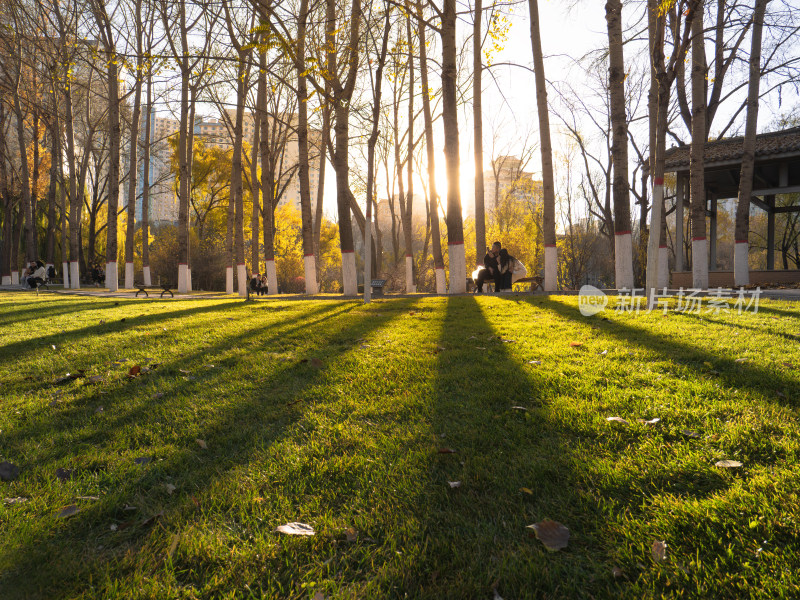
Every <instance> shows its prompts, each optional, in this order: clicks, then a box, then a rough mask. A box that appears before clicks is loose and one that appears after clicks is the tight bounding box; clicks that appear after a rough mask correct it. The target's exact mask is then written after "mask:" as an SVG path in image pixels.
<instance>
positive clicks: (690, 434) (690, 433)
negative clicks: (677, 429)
mask: <svg viewBox="0 0 800 600" xmlns="http://www.w3.org/2000/svg"><path fill="white" fill-rule="evenodd" d="M681 433H683V435H685V436H686V437H690V438H694V439H700V434H699V433H697V432H696V431H690V430H688V429H684V430H683V431H682V432H681Z"/></svg>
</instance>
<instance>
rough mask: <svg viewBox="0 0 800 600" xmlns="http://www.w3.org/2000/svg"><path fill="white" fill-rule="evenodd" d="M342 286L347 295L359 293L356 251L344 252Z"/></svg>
mask: <svg viewBox="0 0 800 600" xmlns="http://www.w3.org/2000/svg"><path fill="white" fill-rule="evenodd" d="M342 287H343V288H344V295H345V296H357V295H358V274H357V272H356V253H355V252H342Z"/></svg>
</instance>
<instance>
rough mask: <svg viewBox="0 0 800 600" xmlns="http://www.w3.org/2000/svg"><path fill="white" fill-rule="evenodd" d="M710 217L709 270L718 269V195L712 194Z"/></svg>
mask: <svg viewBox="0 0 800 600" xmlns="http://www.w3.org/2000/svg"><path fill="white" fill-rule="evenodd" d="M710 213H711V214H710V217H709V235H708V237H709V244H708V270H709V271H716V270H717V196H716V195H715V194H711V211H710Z"/></svg>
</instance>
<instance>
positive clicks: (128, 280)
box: [125, 262, 133, 290]
mask: <svg viewBox="0 0 800 600" xmlns="http://www.w3.org/2000/svg"><path fill="white" fill-rule="evenodd" d="M125 289H126V290H132V289H133V263H132V262H126V263H125Z"/></svg>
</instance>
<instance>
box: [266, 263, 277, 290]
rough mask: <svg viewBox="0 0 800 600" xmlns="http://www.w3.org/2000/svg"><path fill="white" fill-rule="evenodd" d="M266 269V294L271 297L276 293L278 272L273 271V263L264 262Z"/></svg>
mask: <svg viewBox="0 0 800 600" xmlns="http://www.w3.org/2000/svg"><path fill="white" fill-rule="evenodd" d="M265 266H266V269H267V293H268V294H269V295H270V296H272V295H274V294H277V293H278V271H277V269H275V261H274V260H268V261H267V262H266V265H265Z"/></svg>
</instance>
